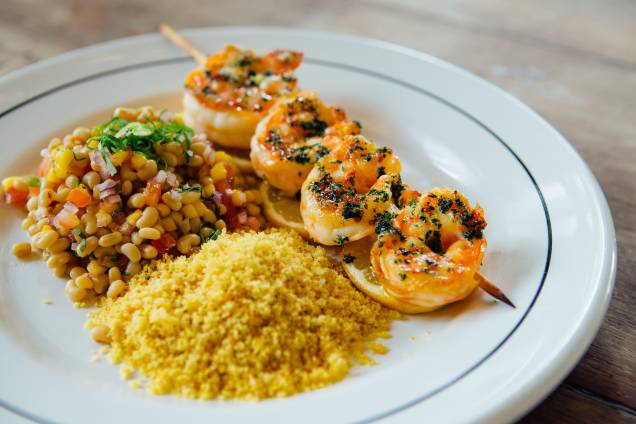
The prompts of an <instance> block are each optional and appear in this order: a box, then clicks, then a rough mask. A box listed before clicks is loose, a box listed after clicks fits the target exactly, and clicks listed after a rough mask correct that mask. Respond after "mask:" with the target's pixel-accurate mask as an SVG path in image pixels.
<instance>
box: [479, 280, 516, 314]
mask: <svg viewBox="0 0 636 424" xmlns="http://www.w3.org/2000/svg"><path fill="white" fill-rule="evenodd" d="M475 280H477V281H478V282H479V287H481V289H482V290H483V291H485V292H486V293H488V294H489V295H491V296H492V297H494V298H495V299H497V300H499V301H501V302H503V303H505V304H506V305H508V306H511V307H513V308H515V309H516V308H517V307H516V306H515V305H514V303H512V301H511V300H510V299H508V296H506V295H505V294H504V292H503V291H501V289H500V288H499V287H497V286H495V285H494V284H493V283H491V282H490V280H488V279H487V278H486V277H484V276H483V275H481V273H479V272H477V273H475Z"/></svg>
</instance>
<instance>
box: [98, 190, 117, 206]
mask: <svg viewBox="0 0 636 424" xmlns="http://www.w3.org/2000/svg"><path fill="white" fill-rule="evenodd" d="M114 194H117V190H116V189H115V188H108V189H106V190H102V191H100V192H99V198H100V199H106V198H107V197H112V196H113V195H114ZM109 203H114V202H109Z"/></svg>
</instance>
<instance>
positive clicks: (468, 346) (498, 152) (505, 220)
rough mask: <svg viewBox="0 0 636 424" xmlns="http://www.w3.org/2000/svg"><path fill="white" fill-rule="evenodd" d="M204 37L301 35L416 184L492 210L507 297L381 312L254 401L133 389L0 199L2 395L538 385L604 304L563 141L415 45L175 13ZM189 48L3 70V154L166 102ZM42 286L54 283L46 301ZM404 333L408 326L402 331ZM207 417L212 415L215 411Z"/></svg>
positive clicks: (153, 405)
mask: <svg viewBox="0 0 636 424" xmlns="http://www.w3.org/2000/svg"><path fill="white" fill-rule="evenodd" d="M184 34H185V35H186V36H187V37H188V38H190V39H191V40H192V41H193V42H194V43H195V44H196V45H197V46H199V47H200V48H201V49H202V50H206V51H213V50H215V49H217V48H218V47H219V46H220V45H221V44H223V43H230V42H231V43H236V44H238V45H241V46H244V47H251V48H254V49H255V50H256V51H258V52H265V51H268V50H270V49H273V48H278V47H284V48H293V49H298V50H302V51H304V52H305V54H306V59H305V62H304V64H303V65H302V67H301V69H300V71H299V78H300V84H301V86H302V87H303V88H311V89H316V90H318V92H319V93H320V94H321V96H323V97H324V98H325V99H326V100H327V101H328V102H332V103H336V104H339V105H341V106H343V107H344V108H345V109H346V110H347V112H348V113H349V116H350V117H352V118H354V119H359V120H361V121H362V123H363V125H364V128H363V133H365V134H366V135H368V136H369V137H370V138H372V139H374V140H375V141H377V142H378V143H380V144H386V145H390V146H392V147H394V148H395V150H396V151H397V153H398V154H399V155H400V157H401V158H402V160H403V163H404V168H405V171H404V178H405V180H406V181H408V182H410V183H412V184H413V185H414V186H416V187H417V188H420V189H423V190H426V189H427V188H429V187H431V186H433V185H442V186H450V187H455V188H457V189H459V190H461V191H462V192H464V193H465V194H466V195H467V196H468V197H469V198H470V199H473V200H478V201H479V203H481V205H482V206H483V207H484V209H485V211H486V217H487V219H488V222H489V226H488V229H487V231H486V236H487V239H488V242H489V248H488V252H487V256H486V259H485V263H484V268H483V273H484V274H485V275H487V276H488V277H490V278H491V279H492V280H493V281H495V282H496V283H497V284H499V286H500V287H501V288H502V289H504V291H505V292H506V293H507V294H508V296H509V297H510V298H511V299H512V300H513V301H514V302H515V303H516V305H517V309H511V308H508V307H507V306H505V305H503V304H498V303H494V302H492V300H491V299H490V298H488V297H487V295H485V294H483V293H481V292H476V293H475V294H474V295H473V296H471V297H470V298H469V299H468V300H467V301H464V302H461V303H460V304H457V305H454V306H451V307H448V308H446V309H444V310H442V311H440V312H437V313H433V314H429V315H425V316H421V317H418V318H411V319H409V320H407V321H404V322H397V323H396V324H395V325H394V330H393V333H394V337H393V339H391V340H390V341H389V343H388V345H389V347H390V348H391V352H390V353H389V355H387V356H386V357H380V358H378V362H379V365H377V366H375V367H359V368H356V369H355V370H354V372H353V373H352V375H351V376H349V377H348V378H346V379H345V380H344V381H343V382H341V383H339V384H336V385H334V386H331V387H329V388H326V389H323V390H318V391H315V392H311V393H307V394H303V395H299V396H295V397H292V398H288V399H276V400H269V401H264V402H260V403H244V402H225V403H220V402H194V401H188V400H183V399H179V398H175V397H170V396H164V397H156V396H152V395H149V394H147V393H146V392H144V391H142V390H134V389H132V388H130V387H129V386H128V385H127V384H126V383H124V382H123V381H121V380H120V379H119V377H118V370H117V368H116V367H114V366H112V365H111V364H110V363H108V361H105V360H102V361H101V362H99V363H97V364H93V363H90V362H89V357H90V355H91V352H92V351H93V350H94V349H95V347H96V346H95V345H94V344H93V343H92V342H91V340H90V338H89V337H88V335H87V333H86V331H85V330H84V329H83V321H84V319H85V314H86V311H83V310H77V309H74V308H72V307H71V305H70V304H69V303H68V302H67V301H66V300H65V299H64V295H63V290H62V288H63V281H61V280H58V279H56V278H54V277H52V276H51V273H50V271H49V270H48V269H46V267H45V265H44V263H42V262H41V261H38V262H31V263H26V264H25V263H20V262H17V261H16V260H14V258H13V257H12V256H11V244H12V243H13V242H15V241H19V240H24V239H25V236H24V235H23V233H22V230H21V229H20V226H19V220H18V217H19V213H17V212H15V211H12V210H8V209H7V208H3V209H2V210H1V212H0V214H1V216H0V231H2V233H3V237H2V240H1V241H0V261H1V264H2V269H1V273H0V376H1V378H0V404H1V405H3V406H4V407H6V408H8V409H10V410H12V411H14V412H16V413H18V414H20V415H23V416H24V417H28V418H30V419H32V420H35V421H41V422H67V423H70V422H77V423H81V422H92V423H101V422H104V423H106V422H120V421H137V422H141V421H148V422H155V423H160V422H175V421H187V422H203V421H206V422H228V421H241V422H252V421H255V420H258V419H263V418H266V419H267V421H268V422H269V421H271V422H279V423H282V422H301V421H302V422H305V423H309V422H371V421H376V420H384V421H387V422H397V421H404V422H407V421H408V422H411V421H414V420H416V419H419V420H422V419H426V420H427V421H432V422H433V421H442V422H468V421H471V422H500V421H510V420H513V419H515V418H516V417H518V416H520V415H521V414H523V413H524V412H526V411H527V410H528V409H529V408H531V407H532V406H533V405H535V404H536V403H537V402H539V400H540V399H541V398H542V397H544V396H545V395H547V394H548V393H549V391H550V390H552V388H554V387H555V385H556V384H557V383H558V382H559V381H560V380H561V379H562V378H563V377H564V376H565V375H566V374H567V373H568V371H569V370H570V369H571V368H572V367H573V366H574V364H575V363H576V362H577V360H578V359H579V358H580V357H581V355H582V354H583V352H584V351H585V349H586V348H587V346H588V345H589V343H590V342H591V340H592V338H593V336H594V334H595V333H596V331H597V329H598V327H599V325H600V322H601V320H602V318H603V314H604V313H605V310H606V307H607V304H608V300H609V298H610V294H611V290H612V285H613V281H614V272H615V237H614V229H613V225H612V221H611V217H610V213H609V210H608V207H607V204H606V201H605V199H604V197H603V194H602V192H601V190H600V188H599V186H598V184H597V182H596V180H595V179H594V177H593V176H592V174H591V173H590V171H589V170H588V168H587V167H586V165H585V164H584V163H583V161H582V160H581V159H580V158H579V156H578V155H577V154H576V152H575V151H574V150H573V149H572V147H571V146H570V145H569V144H568V143H567V142H566V141H565V140H564V139H563V138H562V137H561V136H560V135H559V134H558V133H557V132H556V131H555V130H554V129H553V128H552V127H550V126H549V125H548V124H547V123H546V122H545V121H543V120H542V119H541V118H540V117H538V116H537V115H536V114H535V113H534V112H532V111H531V110H529V109H528V108H527V107H525V106H524V105H522V104H521V103H519V102H518V101H517V100H515V99H513V98H512V97H510V96H509V95H507V94H505V93H503V92H502V91H500V90H499V89H497V88H495V87H493V86H492V85H490V84H488V83H486V82H484V81H482V80H480V79H478V78H476V77H474V76H472V75H470V74H468V73H466V72H464V71H461V70H459V69H457V68H455V67H453V66H451V65H448V64H446V63H443V62H440V61H439V60H437V59H434V58H432V57H430V56H426V55H424V54H422V53H418V52H415V51H412V50H408V49H405V48H402V47H398V46H395V45H389V44H386V43H383V42H378V41H372V40H366V39H360V38H354V37H350V36H342V35H333V34H326V33H319V32H311V31H301V30H287V29H272V28H219V29H198V30H190V31H184ZM193 66H194V64H193V62H192V61H191V60H190V59H189V58H187V57H185V55H184V53H183V52H181V51H180V50H178V49H177V48H175V47H174V46H172V45H171V44H170V43H168V42H167V41H165V40H164V39H163V38H162V37H161V36H159V35H157V34H151V35H145V36H140V37H134V38H129V39H125V40H119V41H115V42H110V43H106V44H101V45H98V46H94V47H90V48H86V49H81V50H77V51H74V52H71V53H68V54H64V55H61V56H59V57H57V58H54V59H51V60H47V61H44V62H41V63H39V64H36V65H33V66H29V67H27V68H25V69H23V70H20V71H18V72H15V73H12V74H10V75H8V76H5V77H3V78H2V79H1V80H0V138H1V140H2V143H1V144H0V169H2V174H3V176H7V175H11V174H16V173H27V172H33V170H34V168H35V166H36V161H37V152H38V150H39V149H40V148H41V147H43V146H44V145H45V143H46V142H47V141H48V140H47V138H48V137H49V136H50V135H52V134H58V135H61V134H64V129H65V128H68V127H69V126H73V125H76V124H78V123H85V124H93V123H95V122H97V121H99V120H105V119H106V118H107V116H108V113H109V111H110V110H112V108H113V107H115V106H117V105H130V106H140V105H142V104H144V103H147V102H153V103H155V104H157V105H158V106H169V107H173V108H174V107H178V104H179V102H178V99H179V91H180V88H181V86H182V83H183V79H184V77H185V75H186V72H188V70H190V69H191V68H192V67H193ZM43 298H49V299H51V300H53V305H49V306H45V305H43V304H42V303H41V301H42V299H43ZM411 336H415V340H412V339H411ZM214 420H216V421H214Z"/></svg>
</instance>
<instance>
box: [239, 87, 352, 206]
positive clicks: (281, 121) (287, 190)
mask: <svg viewBox="0 0 636 424" xmlns="http://www.w3.org/2000/svg"><path fill="white" fill-rule="evenodd" d="M358 133H360V124H358V123H357V122H355V121H354V122H351V121H346V115H345V112H344V111H343V110H342V109H339V108H337V107H332V106H327V105H326V104H325V103H323V102H322V100H320V99H319V98H318V97H317V96H316V94H315V93H313V92H303V93H299V94H298V95H296V96H291V97H288V98H285V99H281V100H279V101H278V103H276V104H275V105H274V106H273V107H272V108H271V109H270V112H269V114H268V115H267V116H266V117H265V118H264V119H263V120H262V121H261V122H259V124H258V126H257V127H256V132H255V133H254V136H253V137H252V142H251V153H250V158H251V159H252V166H253V167H254V170H255V171H256V173H257V174H258V176H260V177H261V178H264V179H267V181H268V182H269V183H270V184H271V185H272V186H274V187H276V188H278V189H279V190H280V191H281V192H282V193H283V194H284V195H287V196H293V195H294V194H296V193H297V192H298V191H299V190H300V188H301V186H302V184H303V182H304V181H305V178H307V175H308V174H309V171H311V169H312V168H313V166H314V163H315V162H316V161H317V160H318V159H320V158H321V157H322V156H324V155H326V154H327V153H329V149H330V148H331V147H332V146H333V144H334V143H336V142H337V141H339V140H340V138H341V137H343V136H345V135H347V134H358Z"/></svg>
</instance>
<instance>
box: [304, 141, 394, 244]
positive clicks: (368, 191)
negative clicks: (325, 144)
mask: <svg viewBox="0 0 636 424" xmlns="http://www.w3.org/2000/svg"><path fill="white" fill-rule="evenodd" d="M334 144H335V147H333V149H332V150H331V152H330V153H329V154H327V155H325V156H323V157H322V158H321V159H320V160H319V161H318V162H317V163H316V165H315V166H314V168H313V169H312V170H311V172H310V173H309V175H308V176H307V179H306V180H305V182H304V183H303V186H302V189H301V196H300V213H301V216H302V218H303V221H304V223H305V227H306V229H307V232H308V233H309V235H310V237H311V238H312V239H314V240H315V241H317V242H319V243H321V244H324V245H339V244H340V245H341V244H344V243H347V242H351V241H355V240H359V239H361V238H364V237H366V236H368V235H370V234H372V233H373V229H374V227H375V223H376V219H377V217H378V216H379V215H380V214H381V213H382V212H384V211H385V210H386V209H387V208H389V207H390V205H391V198H392V188H393V187H394V185H395V184H399V179H400V177H399V173H400V170H401V164H400V161H399V159H398V158H397V157H396V156H395V155H393V152H392V151H391V149H389V148H387V147H383V148H378V147H377V146H376V145H375V144H373V143H371V142H369V141H367V140H366V139H365V138H364V137H363V136H361V135H353V136H352V135H348V136H345V137H344V138H343V139H342V140H341V141H339V142H337V143H334Z"/></svg>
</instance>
